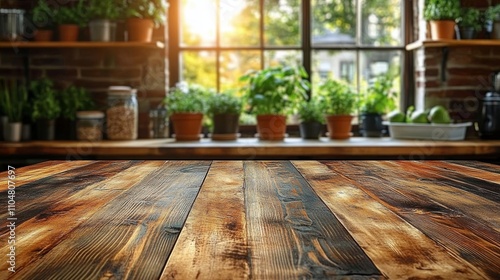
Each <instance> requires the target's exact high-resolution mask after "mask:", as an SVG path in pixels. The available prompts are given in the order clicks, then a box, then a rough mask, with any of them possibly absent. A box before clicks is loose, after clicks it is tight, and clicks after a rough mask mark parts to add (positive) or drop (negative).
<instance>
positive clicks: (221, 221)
mask: <svg viewBox="0 0 500 280" xmlns="http://www.w3.org/2000/svg"><path fill="white" fill-rule="evenodd" d="M246 232H247V229H246V221H245V203H244V194H243V163H242V162H241V161H225V162H218V161H216V162H214V163H212V165H211V167H210V171H209V173H208V175H207V178H206V179H205V182H204V183H203V186H202V188H201V191H200V193H199V194H198V197H197V199H196V202H195V203H194V205H193V208H192V210H191V212H190V214H189V217H188V219H187V221H186V224H185V225H184V228H183V229H182V232H181V234H180V236H179V239H178V240H177V243H176V246H175V248H174V250H173V251H172V253H171V255H170V257H169V260H168V262H167V265H166V268H165V270H164V271H163V274H162V277H161V279H207V280H212V279H220V280H223V279H248V277H249V249H248V244H247V235H246Z"/></svg>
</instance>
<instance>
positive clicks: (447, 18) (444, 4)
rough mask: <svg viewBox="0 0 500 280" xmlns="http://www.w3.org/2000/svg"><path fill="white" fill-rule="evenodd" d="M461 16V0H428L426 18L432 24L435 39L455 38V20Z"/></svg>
mask: <svg viewBox="0 0 500 280" xmlns="http://www.w3.org/2000/svg"><path fill="white" fill-rule="evenodd" d="M459 16H460V0H426V1H425V5H424V18H425V19H426V20H427V21H429V23H430V26H431V38H432V39H433V40H442V39H453V38H454V37H455V20H456V19H457V18H458V17H459Z"/></svg>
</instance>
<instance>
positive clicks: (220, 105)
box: [208, 91, 243, 115]
mask: <svg viewBox="0 0 500 280" xmlns="http://www.w3.org/2000/svg"><path fill="white" fill-rule="evenodd" d="M242 107H243V102H242V100H241V99H240V98H239V97H237V96H236V95H234V93H233V92H230V91H227V92H223V93H213V94H211V95H210V97H209V99H208V113H209V114H211V115H217V114H240V113H241V110H242Z"/></svg>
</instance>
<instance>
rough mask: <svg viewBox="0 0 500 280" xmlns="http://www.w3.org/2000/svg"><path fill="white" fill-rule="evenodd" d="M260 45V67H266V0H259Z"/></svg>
mask: <svg viewBox="0 0 500 280" xmlns="http://www.w3.org/2000/svg"><path fill="white" fill-rule="evenodd" d="M259 5H260V6H259V13H260V20H259V29H260V30H259V45H260V68H261V69H264V40H265V38H264V0H259Z"/></svg>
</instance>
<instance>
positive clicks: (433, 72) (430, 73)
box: [425, 68, 439, 78]
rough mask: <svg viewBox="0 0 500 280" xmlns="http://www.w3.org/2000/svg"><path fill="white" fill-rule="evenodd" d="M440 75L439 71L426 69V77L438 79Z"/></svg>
mask: <svg viewBox="0 0 500 280" xmlns="http://www.w3.org/2000/svg"><path fill="white" fill-rule="evenodd" d="M438 75H439V70H438V69H436V68H428V69H425V77H426V78H427V77H433V78H434V77H437V76H438Z"/></svg>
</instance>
